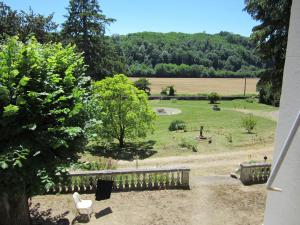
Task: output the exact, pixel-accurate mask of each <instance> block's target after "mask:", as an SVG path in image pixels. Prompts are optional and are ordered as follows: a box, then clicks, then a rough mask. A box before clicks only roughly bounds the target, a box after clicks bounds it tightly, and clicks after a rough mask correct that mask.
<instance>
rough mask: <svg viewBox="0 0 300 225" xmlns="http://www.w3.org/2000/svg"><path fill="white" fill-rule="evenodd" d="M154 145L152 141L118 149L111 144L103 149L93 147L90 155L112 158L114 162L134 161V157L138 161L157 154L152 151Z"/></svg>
mask: <svg viewBox="0 0 300 225" xmlns="http://www.w3.org/2000/svg"><path fill="white" fill-rule="evenodd" d="M155 143H156V141H153V140H150V141H145V142H137V143H126V145H125V146H124V147H123V148H120V147H119V146H118V145H117V144H111V145H110V146H105V147H104V146H94V147H93V148H92V150H91V153H92V154H94V155H100V156H104V157H112V158H113V159H116V160H134V159H135V157H136V156H138V158H139V159H145V158H148V157H150V156H152V155H154V154H155V153H157V151H155V150H154V149H153V146H154V144H155Z"/></svg>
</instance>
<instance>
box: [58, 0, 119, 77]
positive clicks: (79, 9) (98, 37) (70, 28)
mask: <svg viewBox="0 0 300 225" xmlns="http://www.w3.org/2000/svg"><path fill="white" fill-rule="evenodd" d="M67 10H68V15H67V16H66V18H67V19H66V21H65V22H64V23H63V25H62V27H63V28H62V35H63V37H64V38H65V39H66V42H67V43H74V44H76V46H77V48H78V50H79V51H80V52H84V54H83V56H84V59H85V63H86V64H87V65H88V68H87V74H88V75H90V76H91V77H92V78H94V79H95V80H99V79H102V78H104V77H105V76H109V75H113V74H114V73H116V72H120V71H118V70H120V68H122V66H117V67H115V62H117V64H118V63H119V62H120V60H119V56H118V54H116V52H117V51H116V49H115V46H114V45H113V43H112V42H111V41H110V39H109V38H108V37H106V36H105V29H106V26H108V25H109V24H111V23H112V22H114V21H115V19H112V18H107V17H106V16H105V15H104V14H103V12H102V10H101V9H100V5H99V4H98V2H97V0H70V2H69V7H68V8H67ZM121 70H122V69H121Z"/></svg>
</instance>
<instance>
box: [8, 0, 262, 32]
mask: <svg viewBox="0 0 300 225" xmlns="http://www.w3.org/2000/svg"><path fill="white" fill-rule="evenodd" d="M68 2H69V1H68V0H4V3H6V4H7V5H9V6H10V7H11V8H13V9H15V10H24V11H27V10H28V9H29V7H31V8H32V9H33V11H34V12H36V13H40V14H44V15H48V14H50V13H54V21H55V22H57V23H62V22H63V21H64V20H65V17H64V15H66V14H67V11H66V9H65V8H66V7H67V6H68ZM99 3H100V7H101V9H102V10H103V13H104V14H105V15H106V16H107V17H110V18H114V19H116V20H117V21H116V22H115V23H113V24H111V25H110V26H109V27H108V30H107V34H109V35H111V34H128V33H133V32H142V31H155V32H184V33H198V32H203V31H205V32H206V33H209V34H214V33H218V32H220V31H229V32H233V33H237V34H241V35H243V36H249V35H250V34H251V30H252V27H253V26H255V25H257V24H258V23H257V22H256V21H254V20H252V19H251V17H250V15H249V14H248V13H247V12H245V11H243V8H244V0H99Z"/></svg>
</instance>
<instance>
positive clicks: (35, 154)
mask: <svg viewBox="0 0 300 225" xmlns="http://www.w3.org/2000/svg"><path fill="white" fill-rule="evenodd" d="M39 154H41V151H37V152H36V153H34V154H33V157H35V156H37V155H39Z"/></svg>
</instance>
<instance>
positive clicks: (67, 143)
mask: <svg viewBox="0 0 300 225" xmlns="http://www.w3.org/2000/svg"><path fill="white" fill-rule="evenodd" d="M84 73H85V67H84V64H83V59H82V56H81V55H80V54H77V53H75V48H74V47H72V46H67V47H65V48H63V47H62V45H61V44H47V45H42V44H39V43H38V42H37V41H36V40H35V39H34V38H31V39H30V40H28V41H27V42H26V44H23V43H22V42H20V41H18V40H17V38H10V39H8V41H7V42H6V43H5V44H3V45H2V46H1V47H0V133H1V135H0V146H1V148H0V177H1V179H0V199H1V201H0V218H1V220H0V224H5V225H8V224H9V225H20V224H22V225H29V224H30V217H29V207H28V197H30V196H32V195H34V194H38V193H43V191H44V190H45V189H49V188H51V187H52V186H53V184H54V183H55V182H58V179H59V177H58V176H57V174H62V175H63V174H65V172H66V170H65V168H66V167H67V166H68V165H69V164H70V163H72V162H74V160H75V161H76V154H77V153H78V151H79V150H81V149H82V148H81V146H82V144H84V143H85V141H84V140H85V137H84V132H83V127H84V122H85V116H84V114H83V107H82V105H83V101H84V99H85V95H86V88H85V86H86V85H87V83H86V82H88V80H89V79H88V78H85V77H84Z"/></svg>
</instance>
